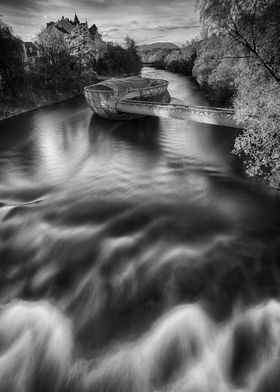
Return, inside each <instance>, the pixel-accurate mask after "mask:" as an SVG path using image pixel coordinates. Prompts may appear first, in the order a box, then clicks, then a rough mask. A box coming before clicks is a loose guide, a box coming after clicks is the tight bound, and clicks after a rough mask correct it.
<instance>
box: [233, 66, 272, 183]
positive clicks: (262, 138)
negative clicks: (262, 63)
mask: <svg viewBox="0 0 280 392" xmlns="http://www.w3.org/2000/svg"><path fill="white" fill-rule="evenodd" d="M235 110H236V117H237V119H238V120H239V121H240V122H243V123H244V125H245V130H244V131H243V132H242V134H241V135H240V136H238V137H237V139H236V140H235V146H234V153H235V154H238V155H240V156H244V157H245V160H246V163H247V173H248V174H249V175H252V176H262V177H264V178H266V179H268V180H269V182H270V184H271V185H272V186H273V187H276V188H279V184H280V133H279V129H280V86H279V84H278V83H277V82H276V81H275V80H273V79H272V78H268V77H267V75H266V74H265V73H264V72H263V71H262V72H260V67H258V66H257V65H255V64H254V65H251V66H250V67H247V68H244V70H243V72H242V74H240V76H239V85H238V94H237V97H236V100H235Z"/></svg>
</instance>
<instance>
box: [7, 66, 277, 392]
mask: <svg viewBox="0 0 280 392" xmlns="http://www.w3.org/2000/svg"><path fill="white" fill-rule="evenodd" d="M144 74H145V75H147V76H158V77H162V78H165V79H168V80H169V81H170V92H171V95H173V96H175V97H177V98H180V99H182V100H184V101H186V102H188V103H190V104H199V105H204V104H207V102H206V101H205V100H204V99H203V97H202V95H201V94H200V92H199V91H198V89H197V88H196V86H195V85H194V84H193V83H192V81H191V80H190V79H189V78H186V77H183V76H179V75H174V74H170V73H168V72H165V71H157V70H153V69H149V68H147V69H145V70H144ZM235 136H236V131H235V130H234V129H230V128H223V127H217V126H211V125H207V124H198V123H192V122H189V123H188V122H183V121H180V120H173V119H158V118H145V119H142V120H137V121H130V122H117V121H115V122H110V121H106V120H103V119H99V118H97V117H95V116H94V115H92V112H91V111H90V110H89V109H88V108H87V106H86V104H85V101H84V99H82V98H77V99H73V100H70V101H67V102H64V103H60V104H56V105H53V106H50V107H47V108H43V109H40V110H37V111H34V112H32V113H28V114H25V115H22V116H19V117H17V118H14V119H10V120H7V121H4V122H1V123H0V178H1V182H0V219H1V226H0V259H1V275H0V282H1V285H0V298H1V304H2V305H3V310H2V313H1V315H0V355H1V356H0V390H1V391H2V390H3V391H6V390H7V391H8V390H11V391H26V392H32V391H34V392H35V391H36V392H37V391H102V392H115V391H117V392H138V391H139V392H146V391H147V392H148V391H161V390H168V391H174V392H210V391H215V392H219V391H221V392H222V391H258V392H262V391H269V392H270V391H279V385H280V365H279V354H280V302H278V300H279V288H280V286H279V283H280V275H279V254H280V241H279V206H280V204H279V197H278V196H277V195H276V194H273V193H272V192H271V191H269V190H268V189H267V188H265V187H264V186H261V185H260V184H258V183H256V182H255V181H253V180H252V179H248V178H246V177H245V176H243V175H242V164H241V162H240V161H239V160H238V159H237V158H235V157H233V156H232V155H231V154H230V151H231V149H232V147H233V141H234V137H235Z"/></svg>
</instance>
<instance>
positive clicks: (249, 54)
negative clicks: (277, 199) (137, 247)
mask: <svg viewBox="0 0 280 392" xmlns="http://www.w3.org/2000/svg"><path fill="white" fill-rule="evenodd" d="M198 7H199V9H200V11H201V19H202V21H203V24H204V27H205V28H208V29H212V30H214V31H218V32H219V33H220V34H222V36H223V37H224V42H226V44H227V45H225V47H227V52H226V53H224V57H225V54H226V55H227V57H232V58H236V59H238V60H237V61H238V72H237V73H236V74H235V78H234V79H235V84H236V86H237V92H236V97H235V99H234V107H235V112H236V117H237V119H238V120H239V121H240V122H242V123H243V124H244V131H243V132H242V133H241V134H240V135H239V136H238V138H237V139H236V141H235V146H234V153H235V154H238V155H240V156H242V157H244V160H245V162H246V164H247V168H246V171H247V173H248V174H249V175H254V176H262V177H264V178H266V179H267V180H268V181H269V183H270V184H271V185H272V186H273V187H277V188H279V187H280V136H279V132H280V112H279V107H280V106H279V104H280V2H279V0H223V1H222V0H198ZM234 44H235V45H234Z"/></svg>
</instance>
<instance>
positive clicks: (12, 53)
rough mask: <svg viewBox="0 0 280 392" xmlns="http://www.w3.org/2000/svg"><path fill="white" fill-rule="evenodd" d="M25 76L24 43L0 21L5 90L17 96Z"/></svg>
mask: <svg viewBox="0 0 280 392" xmlns="http://www.w3.org/2000/svg"><path fill="white" fill-rule="evenodd" d="M23 74H24V60H23V46H22V42H21V41H20V40H19V39H18V38H16V37H14V36H13V34H12V30H11V28H10V27H9V26H8V25H6V24H5V23H4V22H3V21H2V20H1V19H0V75H1V77H2V80H3V82H2V83H3V84H2V87H3V90H4V91H5V92H6V93H13V94H17V93H18V89H19V87H20V85H21V84H22V79H23Z"/></svg>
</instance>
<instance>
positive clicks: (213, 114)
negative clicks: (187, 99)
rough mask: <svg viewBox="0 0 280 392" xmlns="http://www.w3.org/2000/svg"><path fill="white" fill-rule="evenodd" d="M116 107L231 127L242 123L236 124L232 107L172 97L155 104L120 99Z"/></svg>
mask: <svg viewBox="0 0 280 392" xmlns="http://www.w3.org/2000/svg"><path fill="white" fill-rule="evenodd" d="M116 109H117V110H118V111H120V112H125V113H137V114H143V115H148V116H157V117H171V118H178V119H182V120H193V121H196V122H201V123H208V124H214V125H222V126H227V127H233V128H242V124H237V122H236V120H235V118H234V111H233V110H232V109H223V108H212V107H207V106H189V105H185V104H183V103H181V101H178V100H176V99H175V100H174V99H173V100H172V101H171V103H156V104H155V103H154V102H139V101H133V100H121V101H119V102H118V103H117V105H116Z"/></svg>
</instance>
